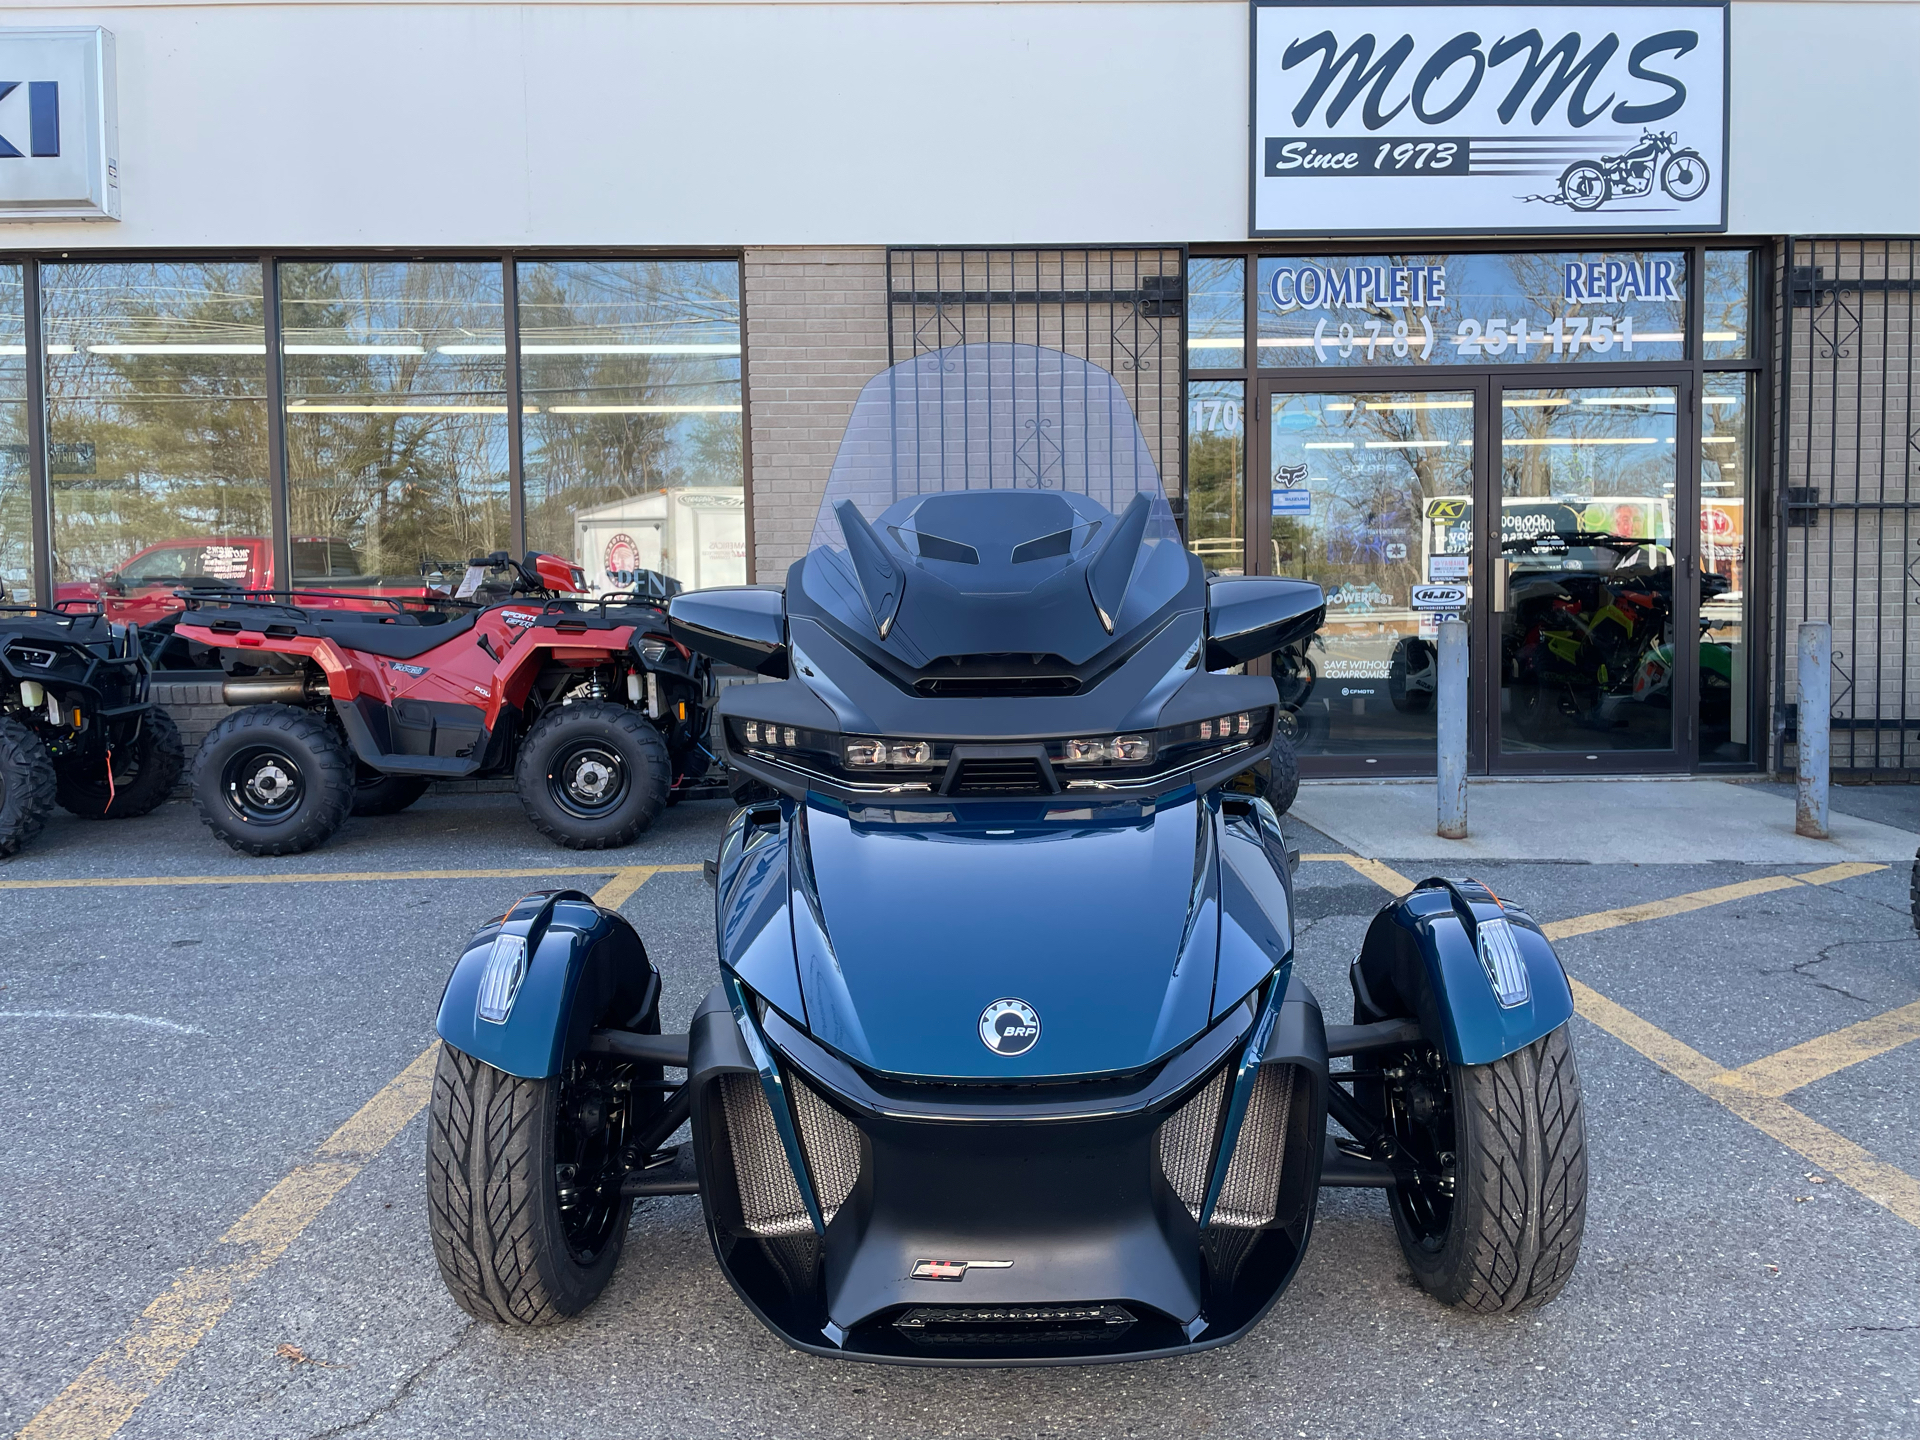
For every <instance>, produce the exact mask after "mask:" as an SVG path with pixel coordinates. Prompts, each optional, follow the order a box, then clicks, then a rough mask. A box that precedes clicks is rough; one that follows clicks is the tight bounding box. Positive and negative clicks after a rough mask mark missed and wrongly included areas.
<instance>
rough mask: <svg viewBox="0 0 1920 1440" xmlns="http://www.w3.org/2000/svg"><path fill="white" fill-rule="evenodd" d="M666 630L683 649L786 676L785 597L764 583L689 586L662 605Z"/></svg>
mask: <svg viewBox="0 0 1920 1440" xmlns="http://www.w3.org/2000/svg"><path fill="white" fill-rule="evenodd" d="M667 630H668V632H669V633H670V634H671V635H672V636H673V638H674V639H676V640H678V641H679V642H680V643H681V644H682V645H685V646H686V647H687V648H688V649H689V650H698V651H699V652H700V653H701V654H702V655H705V656H708V657H709V658H711V659H714V660H718V661H720V662H722V663H723V664H727V665H738V666H739V667H740V668H741V669H742V670H751V671H753V672H754V673H756V674H759V675H771V676H773V677H774V678H776V679H780V680H784V679H786V678H787V597H786V594H785V592H784V591H782V590H780V589H779V588H777V587H775V586H770V585H738V586H730V587H726V588H723V589H718V590H690V591H687V592H685V593H683V594H680V595H676V596H674V597H673V599H672V600H671V601H669V602H668V603H667Z"/></svg>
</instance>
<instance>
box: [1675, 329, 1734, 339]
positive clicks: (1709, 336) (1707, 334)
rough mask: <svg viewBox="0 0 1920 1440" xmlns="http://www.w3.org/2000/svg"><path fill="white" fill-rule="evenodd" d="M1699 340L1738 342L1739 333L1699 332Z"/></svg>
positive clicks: (1726, 331)
mask: <svg viewBox="0 0 1920 1440" xmlns="http://www.w3.org/2000/svg"><path fill="white" fill-rule="evenodd" d="M1676 338H1678V337H1676ZM1700 338H1701V339H1702V340H1738V339H1739V338H1740V332H1739V331H1738V330H1706V331H1703V332H1701V335H1700Z"/></svg>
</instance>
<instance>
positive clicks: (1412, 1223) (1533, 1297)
mask: <svg viewBox="0 0 1920 1440" xmlns="http://www.w3.org/2000/svg"><path fill="white" fill-rule="evenodd" d="M1427 1059H1428V1063H1429V1064H1432V1063H1433V1062H1435V1061H1437V1062H1438V1065H1437V1066H1436V1067H1435V1069H1434V1071H1433V1074H1434V1078H1435V1080H1436V1082H1438V1078H1439V1071H1440V1070H1442V1069H1443V1070H1444V1071H1445V1072H1446V1076H1447V1081H1446V1095H1445V1097H1444V1100H1443V1101H1442V1103H1443V1104H1444V1105H1445V1106H1446V1107H1448V1108H1449V1109H1450V1110H1451V1121H1452V1123H1451V1126H1450V1129H1451V1132H1452V1149H1451V1152H1450V1155H1449V1153H1448V1152H1446V1151H1442V1152H1441V1155H1440V1157H1439V1158H1440V1159H1441V1162H1442V1163H1443V1164H1444V1163H1445V1162H1446V1161H1447V1160H1448V1159H1451V1162H1452V1163H1451V1164H1450V1165H1447V1170H1448V1172H1449V1173H1450V1174H1451V1176H1452V1181H1453V1190H1452V1193H1451V1195H1448V1196H1442V1195H1440V1194H1439V1193H1437V1192H1428V1193H1425V1194H1420V1193H1410V1192H1419V1191H1420V1190H1421V1189H1422V1187H1418V1186H1401V1187H1399V1188H1397V1189H1395V1190H1393V1191H1390V1192H1389V1201H1390V1208H1391V1209H1392V1211H1393V1228H1394V1231H1395V1233H1396V1234H1397V1235H1398V1236H1399V1239H1400V1250H1401V1253H1402V1254H1404V1255H1405V1256H1406V1259H1407V1264H1408V1266H1409V1267H1410V1268H1411V1269H1412V1271H1413V1274H1414V1278H1415V1279H1417V1280H1418V1281H1419V1282H1420V1284H1421V1285H1422V1287H1424V1288H1425V1289H1426V1290H1427V1291H1428V1292H1429V1293H1430V1294H1432V1295H1433V1296H1434V1297H1435V1298H1437V1299H1440V1300H1444V1301H1445V1302H1446V1303H1447V1304H1449V1305H1457V1306H1459V1307H1460V1308H1461V1309H1463V1310H1472V1311H1474V1312H1476V1313H1478V1314H1481V1315H1501V1314H1507V1313H1510V1312H1512V1311H1515V1310H1526V1309H1531V1308H1532V1307H1533V1306H1536V1305H1544V1304H1545V1303H1546V1302H1547V1301H1549V1300H1551V1299H1553V1297H1554V1296H1556V1295H1558V1294H1559V1293H1560V1290H1561V1287H1563V1286H1564V1285H1565V1284H1566V1283H1567V1279H1568V1277H1569V1276H1570V1275H1572V1273H1573V1265H1574V1261H1575V1260H1576V1259H1577V1258H1578V1257H1579V1254H1580V1238H1581V1235H1582V1233H1583V1231H1584V1230H1585V1228H1586V1218H1587V1133H1586V1124H1585V1120H1584V1118H1583V1116H1582V1112H1581V1103H1580V1072H1579V1071H1578V1070H1577V1069H1576V1068H1575V1066H1574V1063H1573V1044H1572V1040H1571V1038H1570V1037H1569V1034H1568V1030H1567V1027H1566V1026H1564V1025H1562V1026H1561V1027H1560V1028H1559V1029H1558V1030H1555V1031H1554V1032H1553V1033H1552V1034H1550V1035H1547V1036H1545V1037H1544V1038H1542V1039H1539V1040H1536V1041H1534V1043H1533V1044H1531V1045H1529V1046H1527V1047H1526V1048H1524V1049H1522V1050H1518V1051H1516V1052H1514V1053H1513V1054H1512V1055H1509V1056H1507V1057H1506V1058H1505V1059H1502V1060H1496V1061H1495V1062H1494V1063H1493V1064H1491V1065H1452V1064H1447V1063H1446V1062H1445V1060H1444V1058H1443V1057H1440V1056H1439V1055H1438V1054H1437V1053H1436V1052H1428V1056H1427ZM1409 1068H1412V1069H1413V1070H1414V1073H1415V1075H1416V1076H1417V1075H1418V1074H1419V1073H1420V1071H1419V1069H1418V1068H1417V1067H1409ZM1435 1088H1436V1089H1437V1088H1438V1083H1436V1086H1435ZM1422 1158H1423V1159H1425V1160H1426V1161H1427V1162H1428V1163H1431V1162H1432V1158H1433V1157H1431V1156H1428V1157H1422Z"/></svg>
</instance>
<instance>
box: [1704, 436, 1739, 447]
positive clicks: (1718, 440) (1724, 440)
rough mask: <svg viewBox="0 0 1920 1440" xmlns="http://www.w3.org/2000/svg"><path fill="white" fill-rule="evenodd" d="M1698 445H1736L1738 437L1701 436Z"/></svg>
mask: <svg viewBox="0 0 1920 1440" xmlns="http://www.w3.org/2000/svg"><path fill="white" fill-rule="evenodd" d="M1700 443H1701V444H1702V445H1738V444H1739V443H1740V437H1739V436H1737V435H1702V436H1701V437H1700Z"/></svg>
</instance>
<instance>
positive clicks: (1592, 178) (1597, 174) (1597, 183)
mask: <svg viewBox="0 0 1920 1440" xmlns="http://www.w3.org/2000/svg"><path fill="white" fill-rule="evenodd" d="M1560 198H1561V199H1562V200H1564V201H1566V202H1567V208H1568V209H1569V210H1578V211H1581V212H1582V213H1584V212H1586V211H1588V210H1598V209H1599V208H1600V207H1601V206H1602V205H1604V204H1606V203H1607V201H1609V200H1611V199H1612V198H1613V182H1612V181H1611V180H1609V179H1607V172H1606V171H1605V170H1604V169H1602V168H1601V167H1600V166H1598V165H1596V164H1594V163H1593V161H1591V160H1576V161H1574V162H1573V164H1571V165H1569V166H1568V167H1567V168H1566V169H1565V170H1564V171H1562V172H1561V175H1560Z"/></svg>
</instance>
